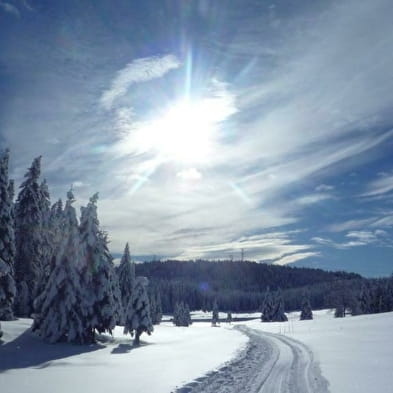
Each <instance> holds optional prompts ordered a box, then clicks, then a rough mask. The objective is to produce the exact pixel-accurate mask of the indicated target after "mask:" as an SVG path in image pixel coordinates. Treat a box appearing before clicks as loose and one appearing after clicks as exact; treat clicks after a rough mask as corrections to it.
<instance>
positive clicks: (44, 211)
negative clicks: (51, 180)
mask: <svg viewBox="0 0 393 393" xmlns="http://www.w3.org/2000/svg"><path fill="white" fill-rule="evenodd" d="M40 192H41V200H40V205H41V208H40V210H41V216H42V258H43V262H42V264H43V269H44V270H43V274H44V280H43V281H44V282H46V280H47V278H48V277H49V273H50V262H51V257H52V254H53V251H52V247H53V245H52V234H51V228H50V209H51V205H50V196H49V189H48V184H47V182H46V179H44V181H43V182H42V183H41V185H40Z"/></svg>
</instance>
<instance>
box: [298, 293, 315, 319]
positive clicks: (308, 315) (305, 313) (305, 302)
mask: <svg viewBox="0 0 393 393" xmlns="http://www.w3.org/2000/svg"><path fill="white" fill-rule="evenodd" d="M309 319H313V315H312V309H311V304H310V299H309V297H308V296H307V294H306V293H304V294H303V299H302V310H301V313H300V320H301V321H305V320H309Z"/></svg>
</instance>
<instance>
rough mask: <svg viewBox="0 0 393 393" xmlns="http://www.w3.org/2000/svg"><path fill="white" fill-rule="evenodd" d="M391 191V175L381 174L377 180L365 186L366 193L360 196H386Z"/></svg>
mask: <svg viewBox="0 0 393 393" xmlns="http://www.w3.org/2000/svg"><path fill="white" fill-rule="evenodd" d="M391 191H393V174H391V173H382V174H380V176H379V178H378V179H376V180H373V181H372V182H370V183H369V184H368V185H367V191H366V192H364V193H363V194H361V196H366V197H370V196H371V197H372V196H380V195H383V194H388V193H390V192H391Z"/></svg>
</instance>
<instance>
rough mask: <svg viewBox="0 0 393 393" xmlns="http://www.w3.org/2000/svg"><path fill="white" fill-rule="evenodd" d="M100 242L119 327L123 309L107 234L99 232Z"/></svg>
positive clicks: (122, 317)
mask: <svg viewBox="0 0 393 393" xmlns="http://www.w3.org/2000/svg"><path fill="white" fill-rule="evenodd" d="M100 237H101V241H102V242H103V245H102V247H103V249H104V251H103V253H104V256H105V260H106V264H107V267H108V272H109V281H110V285H111V289H112V295H113V308H114V310H113V311H114V316H115V321H116V325H120V324H121V323H122V322H123V319H124V307H123V304H122V300H121V292H120V285H119V277H118V276H117V274H116V269H115V265H114V263H113V257H112V255H111V254H110V252H109V248H108V244H109V240H108V234H107V233H106V232H103V231H100Z"/></svg>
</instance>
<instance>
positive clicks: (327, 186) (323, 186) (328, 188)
mask: <svg viewBox="0 0 393 393" xmlns="http://www.w3.org/2000/svg"><path fill="white" fill-rule="evenodd" d="M334 188H335V187H334V186H332V185H330V184H320V185H319V186H317V187H315V191H318V192H325V191H332V190H334Z"/></svg>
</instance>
